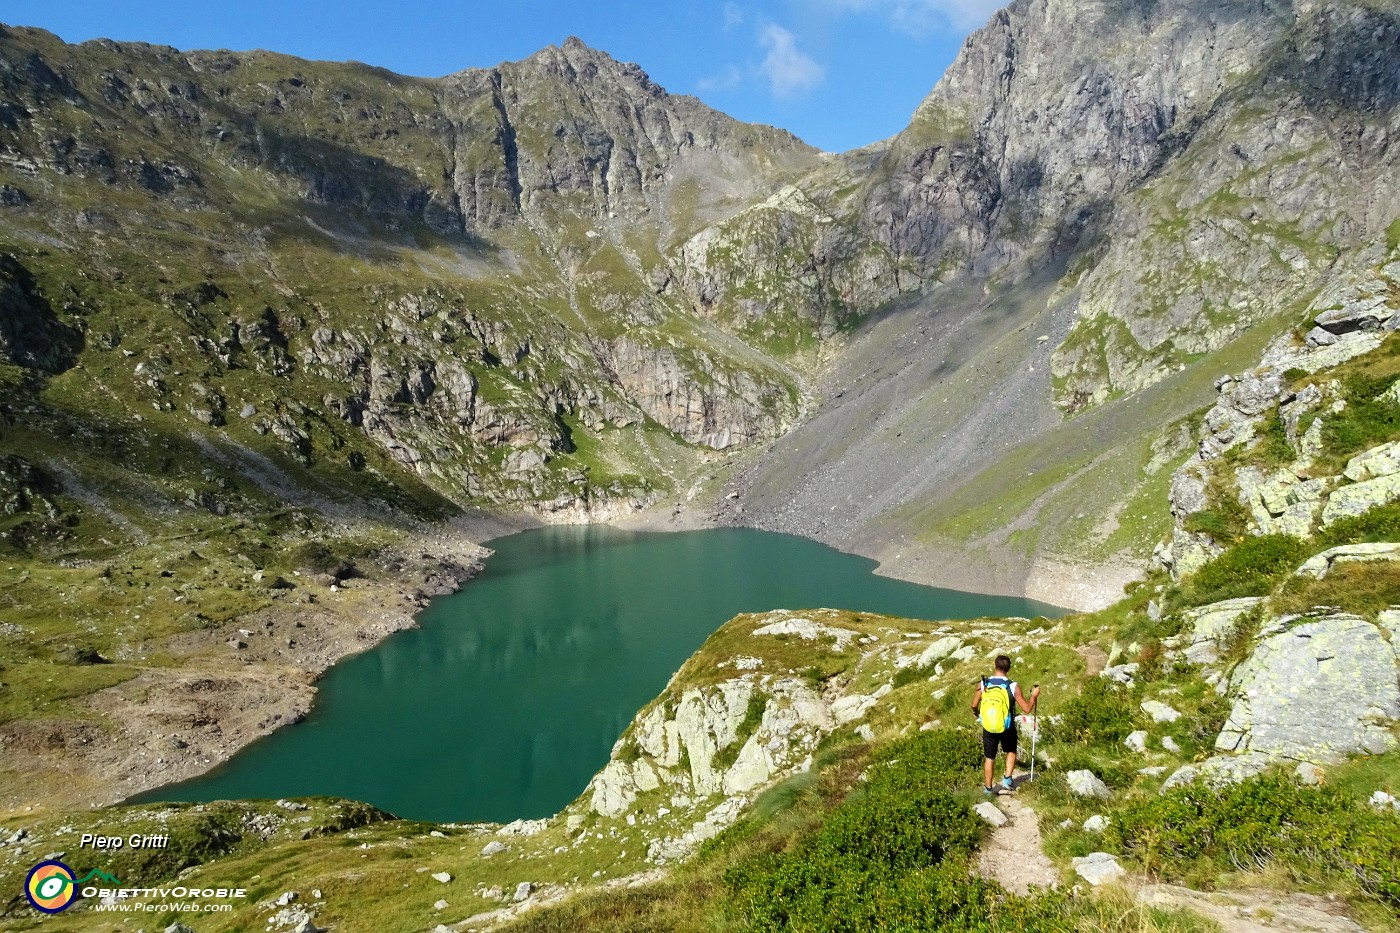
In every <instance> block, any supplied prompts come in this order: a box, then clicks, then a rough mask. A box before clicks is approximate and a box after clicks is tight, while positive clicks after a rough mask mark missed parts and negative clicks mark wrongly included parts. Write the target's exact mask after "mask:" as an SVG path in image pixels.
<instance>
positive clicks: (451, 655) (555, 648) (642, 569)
mask: <svg viewBox="0 0 1400 933" xmlns="http://www.w3.org/2000/svg"><path fill="white" fill-rule="evenodd" d="M490 546H491V547H492V548H493V549H494V551H495V553H494V554H493V555H492V556H491V557H490V558H489V559H488V560H487V562H486V568H485V570H484V571H483V572H482V573H481V574H480V575H478V576H477V577H476V578H475V579H473V580H472V581H471V582H469V583H467V584H466V585H465V586H464V587H463V588H462V590H461V591H460V592H459V593H456V594H455V595H452V596H446V597H441V598H439V599H436V600H434V601H433V603H432V605H431V606H429V607H428V608H427V609H426V610H425V611H424V612H423V613H422V614H421V615H420V616H419V617H418V621H419V626H420V627H419V628H417V629H413V630H410V631H405V632H401V633H399V634H396V635H394V636H392V637H391V638H389V639H387V640H386V641H384V642H383V643H382V644H380V645H378V646H376V647H375V648H373V649H371V650H369V651H366V652H364V653H363V654H359V655H356V656H354V657H351V658H347V659H346V660H344V661H341V662H340V663H339V664H336V665H335V666H334V667H332V668H331V669H330V670H329V671H328V672H327V673H326V675H325V676H324V677H323V678H322V679H321V681H320V683H319V685H318V686H319V692H318V694H317V697H316V702H315V705H314V707H313V708H312V710H311V712H310V714H309V715H308V716H307V718H306V719H305V720H303V721H302V722H300V723H298V724H296V725H293V726H288V727H285V728H283V729H280V730H278V731H277V732H274V733H273V734H271V735H269V736H267V737H265V738H263V739H260V740H259V741H257V742H255V743H253V744H252V745H249V746H248V747H247V748H245V749H243V750H242V751H241V752H239V753H238V754H237V755H235V756H234V757H233V758H231V759H230V760H229V761H227V762H225V763H223V764H222V765H220V766H218V767H216V768H215V769H213V770H211V771H209V772H207V773H206V774H204V775H201V776H200V777H197V778H194V779H191V780H189V781H185V782H183V783H180V784H173V785H168V786H165V787H161V788H157V789H155V790H153V791H149V792H147V793H144V794H142V795H140V796H138V797H136V798H133V801H132V802H151V801H188V802H207V801H213V800H227V799H252V798H281V797H299V796H313V795H330V796H339V797H348V798H352V799H355V800H363V801H366V802H369V803H372V804H374V805H375V806H378V807H381V808H382V809H385V810H388V811H390V812H392V813H394V814H396V815H398V816H400V817H403V818H405V819H415V820H426V821H435V822H466V821H497V822H508V821H510V820H515V819H520V818H526V819H530V818H537V817H543V816H548V815H550V814H552V813H555V812H557V811H558V810H560V809H561V808H563V807H564V806H565V805H567V804H568V803H569V802H570V801H571V800H573V799H574V798H575V797H577V796H578V795H579V793H581V792H582V791H583V789H584V787H585V785H587V783H588V781H589V779H590V778H591V777H592V776H593V774H594V773H595V772H597V771H598V770H599V769H601V768H602V767H603V765H605V764H606V763H607V761H608V755H609V752H610V750H611V748H612V746H613V743H614V742H615V741H616V740H617V738H618V736H619V735H620V734H621V733H622V731H623V730H624V729H625V728H626V726H627V724H628V723H629V722H631V720H632V717H633V716H634V715H635V714H636V712H637V711H638V710H639V709H641V707H642V706H644V705H645V704H647V703H648V702H649V701H651V700H652V699H653V698H654V697H655V696H656V695H657V694H658V693H660V692H661V690H662V689H663V688H664V687H665V685H666V682H667V681H668V680H669V679H670V677H671V675H672V674H673V673H674V672H675V671H676V670H677V669H678V668H679V667H680V666H681V665H682V664H683V663H684V662H685V660H686V658H688V657H689V656H690V655H691V654H692V653H693V652H694V651H695V650H696V649H697V648H699V647H700V645H701V643H703V642H704V641H705V639H706V638H707V637H708V636H709V635H710V633H711V632H713V631H714V630H715V629H716V628H718V627H719V626H721V625H722V624H724V623H725V622H726V621H728V620H729V619H730V618H732V617H733V616H735V615H738V614H739V613H743V612H761V611H765V610H771V609H780V608H786V609H794V610H800V609H804V608H818V607H824V608H831V609H851V610H860V611H865V612H872V613H880V614H885V615H894V616H903V617H908V618H916V619H929V620H938V619H961V618H974V617H978V616H1029V617H1033V616H1046V617H1052V618H1053V617H1058V616H1060V615H1063V614H1064V610H1061V609H1057V608H1056V607H1053V606H1049V605H1045V604H1043V603H1037V602H1034V601H1031V600H1026V599H1017V598H1011V597H1002V596H985V595H978V594H974V593H962V592H958V591H955V590H946V589H938V588H935V587H928V586H920V585H918V584H914V583H907V582H904V581H901V580H894V579H891V578H888V577H881V576H877V575H876V574H875V573H874V570H875V567H876V563H875V561H872V560H868V559H866V558H862V557H855V556H852V555H850V554H844V553H842V552H840V551H837V550H834V549H832V548H829V547H827V546H825V545H823V544H819V543H817V542H815V541H811V540H808V539H806V538H799V537H793V536H790V535H782V534H775V533H772V532H765V531H756V530H753V529H735V528H726V529H710V530H704V531H690V532H668V533H657V532H634V531H622V530H618V529H615V528H610V527H606V526H597V525H592V526H568V527H547V528H540V529H534V530H531V531H526V532H521V533H519V534H515V535H511V536H509V537H504V538H498V539H496V540H495V541H492V542H491V543H490Z"/></svg>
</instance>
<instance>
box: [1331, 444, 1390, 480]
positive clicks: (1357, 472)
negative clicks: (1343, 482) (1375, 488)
mask: <svg viewBox="0 0 1400 933" xmlns="http://www.w3.org/2000/svg"><path fill="white" fill-rule="evenodd" d="M1395 473H1400V441H1396V442H1394V443H1391V444H1382V445H1381V446H1379V447H1373V448H1371V449H1370V450H1368V451H1366V452H1365V453H1363V454H1357V455H1356V456H1355V457H1352V458H1351V460H1349V461H1348V462H1347V465H1346V469H1344V470H1342V475H1344V476H1345V477H1346V478H1347V479H1349V480H1351V481H1352V482H1353V483H1364V482H1365V481H1366V480H1371V479H1380V478H1381V477H1382V476H1391V475H1393V474H1395Z"/></svg>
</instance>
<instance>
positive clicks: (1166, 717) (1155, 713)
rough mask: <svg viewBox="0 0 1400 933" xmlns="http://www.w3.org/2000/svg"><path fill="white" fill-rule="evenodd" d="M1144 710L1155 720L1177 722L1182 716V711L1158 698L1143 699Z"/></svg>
mask: <svg viewBox="0 0 1400 933" xmlns="http://www.w3.org/2000/svg"><path fill="white" fill-rule="evenodd" d="M1142 711H1143V712H1144V713H1146V714H1147V716H1148V718H1149V719H1151V720H1152V721H1153V722H1176V721H1177V720H1178V719H1180V718H1181V713H1179V712H1177V711H1176V710H1175V709H1173V708H1172V707H1170V706H1168V705H1167V704H1166V703H1161V702H1158V701H1157V700H1143V701H1142Z"/></svg>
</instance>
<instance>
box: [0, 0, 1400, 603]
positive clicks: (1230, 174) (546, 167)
mask: <svg viewBox="0 0 1400 933" xmlns="http://www.w3.org/2000/svg"><path fill="white" fill-rule="evenodd" d="M1397 37H1400V26H1397V22H1396V18H1395V16H1394V14H1393V12H1391V11H1387V10H1385V9H1382V8H1378V7H1376V6H1375V5H1374V4H1368V3H1362V2H1348V3H1342V4H1326V5H1322V4H1315V3H1311V2H1301V0H1299V2H1292V3H1274V2H1247V0H1239V2H1230V3H1225V4H1219V3H1212V4H1207V3H1202V2H1197V0H1171V2H1162V3H1150V4H1143V3H1132V2H1126V0H1123V2H1103V3H1095V4H1091V5H1088V6H1085V5H1083V4H1071V3H1067V2H1059V0H1018V2H1016V3H1013V4H1011V5H1010V6H1008V7H1007V8H1006V9H1005V10H1002V11H1000V12H998V13H997V14H996V15H995V16H994V17H993V18H992V20H991V22H990V23H989V24H988V25H987V26H986V27H985V28H984V29H982V30H979V31H978V32H976V33H974V34H973V35H972V36H970V37H969V39H968V41H967V43H966V45H965V47H964V48H963V50H962V52H961V53H960V54H959V56H958V58H957V60H956V61H955V62H954V64H953V66H952V67H951V68H950V69H949V70H948V73H947V74H946V75H945V76H944V78H943V80H942V81H940V82H939V83H938V84H937V86H936V87H935V88H934V90H933V92H932V93H931V94H930V95H929V97H928V98H927V99H926V100H925V101H924V102H923V103H922V104H921V105H920V106H919V108H918V109H917V111H916V112H915V114H914V116H913V119H912V120H911V123H910V126H909V127H908V128H907V129H905V130H904V131H903V132H901V133H899V134H898V135H897V136H895V137H893V138H892V139H891V140H889V141H887V142H886V143H882V144H879V145H876V146H873V147H869V148H867V149H864V150H860V151H857V152H852V153H846V154H842V155H831V156H822V155H820V154H817V153H815V152H813V151H812V150H810V149H809V148H808V147H805V146H804V145H802V144H801V143H800V142H799V141H797V140H795V139H794V138H792V137H791V136H790V135H788V134H785V133H782V132H781V131H777V130H772V129H769V128H764V127H754V126H746V125H743V124H739V123H736V122H734V121H732V120H729V119H728V118H726V117H724V116H723V115H721V114H717V113H715V112H714V111H712V110H709V109H708V108H706V107H705V106H704V105H703V104H701V103H699V102H698V101H695V100H692V99H689V98H683V97H676V96H672V95H669V94H667V93H666V92H665V91H664V90H663V89H661V88H659V87H657V86H656V85H655V84H654V83H653V82H651V81H650V79H648V78H647V77H646V75H645V74H644V73H643V72H641V71H640V69H638V68H637V67H636V66H633V65H628V64H623V63H619V62H616V61H614V60H613V59H611V58H609V57H608V56H607V55H605V54H602V53H600V52H597V51H595V50H592V49H588V48H587V47H585V46H584V45H582V43H579V42H578V41H577V40H570V41H568V42H566V43H564V45H563V46H561V47H551V48H549V49H545V50H542V51H541V52H539V53H538V54H536V55H534V56H531V57H530V58H528V59H526V60H524V61H521V62H514V63H505V64H502V65H499V66H497V67H495V68H490V69H472V70H468V71H465V72H461V73H459V74H456V75H452V76H449V77H447V78H443V79H441V80H436V81H434V80H420V79H409V78H403V77H401V76H395V75H390V74H388V73H385V72H382V71H379V70H376V69H372V68H367V67H365V66H359V65H329V64H324V63H314V62H304V61H299V60H295V59H291V58H286V57H281V56H276V55H269V54H265V53H253V54H247V55H235V54H231V53H213V52H189V53H186V52H178V51H176V50H173V49H164V48H155V47H149V46H140V45H122V44H117V43H110V42H95V43H87V44H85V45H82V46H66V45H63V44H62V43H60V42H58V41H57V40H56V39H54V38H53V37H52V36H48V35H46V34H43V33H40V32H38V31H34V30H24V29H6V30H5V31H4V33H3V35H0V58H3V61H4V67H3V69H0V104H2V105H3V120H4V126H5V127H6V133H5V136H4V138H3V139H0V145H3V151H0V211H3V212H4V214H5V217H6V220H7V223H6V224H5V225H4V227H3V238H0V249H3V250H5V251H8V252H9V253H11V254H12V255H13V257H14V258H13V263H14V264H15V265H14V267H13V268H14V270H15V271H13V274H7V281H11V282H12V283H14V284H13V285H12V286H11V287H7V289H6V291H5V293H4V294H5V295H7V296H8V297H7V298H5V299H4V300H5V302H6V305H5V306H6V307H7V308H11V309H13V310H14V313H13V314H12V315H10V317H11V318H12V319H13V321H12V323H8V324H7V325H5V329H4V330H3V331H0V351H3V353H4V355H5V358H6V359H9V360H11V361H12V363H14V364H15V365H17V366H18V367H19V368H20V369H23V370H24V371H25V373H26V375H25V376H24V378H22V379H18V382H19V383H22V384H23V385H24V386H25V390H24V391H25V392H27V393H29V395H28V396H26V397H27V398H32V399H41V398H43V397H44V396H43V393H44V392H45V391H47V390H46V389H45V385H46V384H47V383H46V382H45V380H50V379H54V378H56V376H55V374H60V375H61V374H63V373H65V372H71V371H72V369H73V367H75V366H77V367H81V368H82V370H83V372H84V374H85V375H91V374H99V375H100V379H99V380H96V381H94V380H92V379H77V378H72V379H70V380H69V384H70V385H71V388H70V387H69V385H65V386H63V387H61V388H59V389H58V390H57V391H58V392H59V393H60V394H63V396H64V404H65V406H69V407H70V408H72V409H74V410H76V411H89V412H93V411H98V410H101V409H102V408H103V406H105V405H107V404H108V402H109V401H110V400H112V399H113V398H114V397H115V399H116V400H117V401H118V402H119V403H120V404H119V406H118V407H119V408H123V409H125V410H128V411H137V410H139V411H141V412H147V411H150V412H154V413H155V414H154V415H143V417H154V418H156V419H157V421H158V423H159V425H160V426H161V429H162V430H164V431H173V432H175V433H177V434H181V435H183V434H185V433H187V432H190V431H193V432H195V433H196V434H198V435H200V436H202V437H217V438H221V439H226V440H228V441H230V442H233V443H236V444H238V445H240V446H242V447H244V448H247V449H250V450H253V451H255V452H257V453H259V454H260V455H266V456H272V457H274V458H278V459H279V460H281V461H282V462H284V463H285V464H286V465H287V466H288V468H291V469H295V470H309V471H312V472H316V471H321V472H322V473H326V474H329V473H335V474H336V475H337V477H345V476H346V475H348V474H355V475H356V476H358V480H357V482H361V483H367V484H370V485H373V486H374V487H375V488H376V489H378V490H379V492H380V493H382V494H383V496H385V497H387V498H390V499H392V498H394V497H395V496H398V495H400V494H402V493H404V491H405V490H409V489H413V490H422V489H426V490H428V491H430V492H431V493H433V494H435V495H443V496H446V497H447V498H449V499H451V500H454V501H456V502H466V501H474V502H482V503H509V504H512V505H517V504H518V505H523V506H525V507H527V508H530V509H534V510H536V511H540V512H544V513H555V512H563V513H565V514H567V515H571V516H586V515H588V514H591V513H593V512H596V511H597V510H598V509H600V508H603V507H604V505H605V503H608V502H612V503H614V504H617V505H619V506H620V507H623V508H631V507H632V506H633V505H640V504H645V503H647V502H651V501H654V500H656V499H658V498H659V497H660V496H661V495H662V494H663V493H665V492H670V491H672V490H678V489H679V488H682V487H685V486H688V485H689V484H690V483H691V482H692V480H693V479H694V476H695V475H696V474H697V473H699V471H700V470H702V469H703V470H705V471H706V473H707V474H708V471H709V466H708V462H709V460H710V458H711V456H712V454H711V452H712V451H715V450H720V451H729V450H735V449H742V448H745V447H750V446H755V445H757V444H758V443H759V442H767V441H771V440H774V439H775V438H781V440H780V441H779V442H778V443H777V444H776V445H774V446H773V448H772V450H771V452H769V453H767V454H765V455H763V456H761V457H760V461H759V463H758V464H756V465H755V466H754V467H753V468H752V469H751V470H750V471H749V472H748V473H747V474H745V475H744V476H742V477H740V478H739V480H738V481H737V482H736V483H735V484H734V485H733V486H732V487H731V489H730V490H727V491H726V492H734V493H738V494H739V496H740V498H739V499H738V500H725V501H726V502H730V501H733V503H734V504H733V505H732V506H726V507H725V508H726V511H725V512H724V514H723V515H722V516H721V519H722V520H731V521H737V522H744V523H755V524H761V525H765V526H767V527H774V528H780V529H783V530H791V531H798V532H801V533H805V534H810V535H815V536H817V537H821V538H823V539H825V540H828V541H830V542H832V543H835V544H838V545H840V546H843V547H847V548H852V549H857V550H860V551H862V552H865V553H870V554H873V555H875V556H878V557H880V558H882V559H885V560H888V561H891V562H892V564H893V568H894V569H895V570H896V571H897V572H902V573H909V574H915V575H919V576H924V577H927V578H930V579H937V580H939V581H940V582H946V583H956V584H958V585H963V586H970V587H977V588H983V589H1003V590H1013V589H1024V588H1026V587H1027V586H1030V588H1031V589H1032V590H1033V591H1034V592H1036V593H1038V594H1039V595H1041V596H1048V595H1050V592H1049V590H1041V589H1040V588H1039V584H1037V583H1035V581H1036V580H1039V579H1045V580H1050V581H1053V579H1054V578H1056V577H1058V576H1062V573H1061V568H1063V567H1065V566H1070V565H1074V566H1089V567H1093V568H1102V567H1110V568H1124V567H1131V566H1136V563H1137V558H1139V557H1140V556H1142V555H1143V553H1144V552H1145V551H1147V550H1150V548H1151V546H1152V544H1153V543H1154V542H1155V541H1156V540H1157V537H1158V535H1157V532H1158V531H1160V530H1162V529H1163V528H1165V526H1166V524H1167V523H1168V522H1169V517H1168V516H1167V515H1166V513H1165V512H1162V511H1160V507H1159V506H1157V505H1151V503H1158V502H1160V496H1157V495H1155V494H1153V491H1154V490H1155V488H1156V486H1157V485H1160V482H1161V478H1162V477H1163V476H1165V475H1166V473H1167V472H1168V468H1169V467H1175V466H1176V465H1177V464H1176V463H1175V462H1170V461H1173V460H1175V458H1177V457H1178V456H1180V455H1181V453H1182V451H1179V450H1178V449H1177V446H1179V445H1177V446H1173V443H1172V442H1170V441H1169V440H1166V441H1164V440H1163V439H1162V438H1161V437H1159V436H1158V432H1157V429H1158V428H1159V427H1161V426H1163V425H1169V424H1174V423H1176V422H1178V421H1181V420H1182V419H1184V418H1185V417H1187V416H1188V415H1189V414H1190V413H1191V412H1192V411H1193V410H1194V409H1195V408H1197V407H1199V406H1201V405H1202V404H1208V403H1209V402H1210V401H1211V400H1212V390H1211V388H1210V385H1211V384H1212V383H1213V381H1214V379H1215V378H1217V377H1218V376H1219V375H1221V374H1222V373H1223V372H1224V371H1226V369H1238V368H1240V364H1241V362H1242V360H1244V359H1246V358H1248V357H1250V355H1251V354H1253V353H1255V351H1256V349H1257V348H1258V347H1259V346H1261V345H1262V343H1263V342H1264V341H1265V340H1267V339H1268V338H1269V337H1271V336H1273V335H1274V334H1275V333H1277V331H1278V330H1279V329H1280V326H1281V325H1280V323H1279V322H1281V321H1282V322H1291V321H1292V320H1294V319H1295V318H1296V317H1297V316H1298V315H1299V314H1301V313H1302V312H1303V311H1305V310H1307V309H1308V307H1309V306H1315V305H1316V301H1315V300H1314V299H1316V298H1317V295H1318V293H1320V292H1321V291H1322V290H1323V289H1324V288H1330V287H1331V283H1332V282H1334V281H1335V280H1336V279H1337V276H1338V275H1340V274H1341V272H1342V270H1345V269H1349V268H1352V266H1353V260H1355V258H1356V257H1357V256H1358V255H1359V253H1360V251H1361V250H1363V249H1364V248H1366V247H1367V246H1368V245H1370V244H1374V243H1376V242H1378V241H1379V240H1381V239H1383V238H1384V234H1385V231H1386V230H1387V228H1388V227H1389V226H1390V225H1391V224H1392V222H1393V221H1394V219H1395V217H1396V216H1397V213H1400V192H1397V189H1396V186H1395V185H1394V183H1393V179H1394V178H1395V177H1400V173H1397V172H1396V171H1395V168H1396V166H1395V151H1396V150H1395V147H1394V146H1393V144H1392V140H1393V138H1394V136H1395V133H1396V132H1397V122H1396V121H1397V119H1400V117H1397V107H1396V104H1397V101H1400V85H1397V78H1396V75H1395V70H1394V68H1393V67H1391V65H1392V63H1393V58H1394V48H1395V44H1396V41H1397ZM149 257H158V258H157V260H156V261H155V262H150V261H149ZM25 283H28V284H25ZM876 310H879V311H880V312H881V313H880V314H877V315H873V319H870V320H868V322H867V319H869V318H871V317H872V315H871V312H873V311H876ZM863 322H864V323H863ZM36 341H42V342H44V343H45V344H46V345H48V346H49V347H50V348H51V349H49V350H46V351H44V352H43V353H42V354H40V353H38V352H37V351H36V350H35V349H34V346H35V345H36ZM833 361H834V362H833ZM828 363H830V364H831V365H827V364H828ZM254 374H256V375H257V376H258V377H260V378H256V379H255V378H253V376H254ZM65 393H73V394H72V395H71V396H70V395H69V394H65ZM37 410H38V409H36V411H37ZM794 427H796V428H797V430H795V431H793V430H791V429H793V428H794ZM44 430H45V431H47V432H48V433H49V434H50V435H53V434H54V433H55V430H56V429H55V428H54V427H53V425H52V424H49V425H48V426H47V427H45V428H44ZM1180 435H1181V431H1180V430H1179V429H1178V430H1175V432H1174V433H1173V434H1172V436H1173V437H1179V436H1180ZM334 482H340V479H337V480H335V481H334ZM393 490H398V492H393ZM417 494H418V493H417V492H412V493H409V497H410V498H412V497H414V496H416V495H417ZM1082 501H1094V502H1102V503H1105V505H1104V508H1103V509H1102V510H1098V513H1097V514H1094V515H1089V514H1088V513H1087V512H1086V511H1085V510H1084V509H1083V508H1081V507H1079V506H1078V505H1076V504H1075V503H1076V502H1082ZM741 508H742V509H743V511H742V512H741V511H739V510H740V509H741ZM1008 509H1009V510H1011V511H1008ZM600 514H601V513H600ZM1031 529H1035V530H1034V532H1033V533H1032V531H1031ZM906 544H907V545H909V546H908V548H907V552H906ZM955 553H956V554H959V555H964V556H966V555H968V554H980V555H981V557H978V558H976V559H974V560H972V561H971V563H972V564H975V565H977V566H978V567H984V568H992V569H991V570H989V572H988V574H980V573H972V575H971V576H963V577H960V578H957V579H954V578H951V577H948V576H942V575H940V572H939V571H936V570H935V571H929V570H928V569H927V566H924V567H923V568H922V569H921V567H920V566H915V564H917V563H918V561H919V560H921V559H922V558H923V557H928V558H929V560H930V561H932V562H933V563H936V564H941V565H946V564H949V563H950V562H949V561H946V560H938V559H935V558H937V557H938V556H939V555H943V556H947V555H951V554H955ZM906 554H908V555H914V556H912V557H910V556H906ZM920 555H922V556H920ZM930 555H932V556H930ZM983 558H985V559H983ZM900 561H906V563H904V564H900V563H899V562H900ZM909 561H913V562H912V563H910V562H909ZM959 563H968V561H965V560H964V561H960V562H959ZM1123 576H1124V572H1122V571H1120V570H1111V571H1110V572H1108V573H1106V574H1105V576H1104V583H1103V586H1102V587H1098V589H1102V590H1103V591H1104V592H1105V593H1107V592H1110V591H1115V590H1116V587H1117V585H1119V584H1121V582H1122V579H1123ZM1028 578H1029V579H1030V580H1031V581H1032V583H1031V584H1027V583H1026V580H1027V579H1028ZM1051 585H1052V586H1053V583H1052V584H1051ZM1100 595H1102V594H1100ZM1077 601H1078V600H1077ZM1101 601H1102V600H1101V599H1099V598H1098V597H1093V598H1090V599H1088V602H1101Z"/></svg>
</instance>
